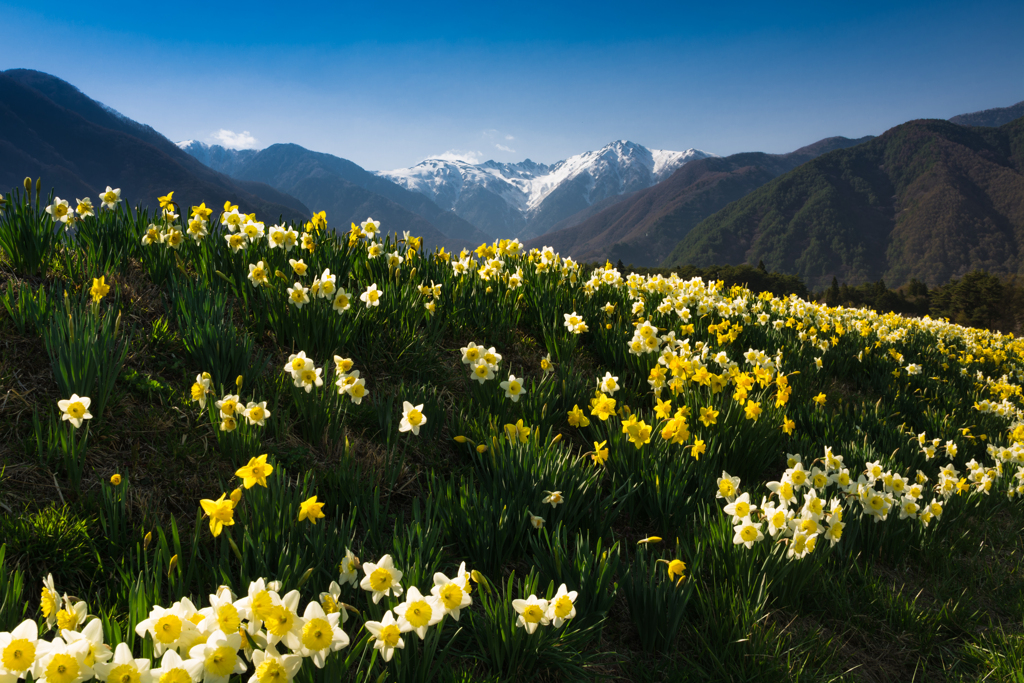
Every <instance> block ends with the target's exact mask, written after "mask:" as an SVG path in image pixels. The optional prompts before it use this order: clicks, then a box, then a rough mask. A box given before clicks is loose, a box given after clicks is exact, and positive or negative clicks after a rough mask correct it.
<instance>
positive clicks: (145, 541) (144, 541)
mask: <svg viewBox="0 0 1024 683" xmlns="http://www.w3.org/2000/svg"><path fill="white" fill-rule="evenodd" d="M152 542H153V532H152V531H147V532H146V537H145V538H143V539H142V549H143V550H145V549H146V548H148V547H149V544H150V543H152Z"/></svg>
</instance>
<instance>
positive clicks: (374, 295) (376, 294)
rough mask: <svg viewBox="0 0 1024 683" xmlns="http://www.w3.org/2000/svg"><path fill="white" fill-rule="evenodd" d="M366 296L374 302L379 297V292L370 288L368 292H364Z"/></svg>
mask: <svg viewBox="0 0 1024 683" xmlns="http://www.w3.org/2000/svg"><path fill="white" fill-rule="evenodd" d="M366 298H367V299H369V300H370V301H372V302H375V301H377V299H379V298H380V292H378V291H377V290H375V289H373V290H370V291H369V292H367V293H366Z"/></svg>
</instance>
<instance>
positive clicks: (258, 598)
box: [251, 590, 274, 620]
mask: <svg viewBox="0 0 1024 683" xmlns="http://www.w3.org/2000/svg"><path fill="white" fill-rule="evenodd" d="M251 604H252V612H253V614H255V615H256V616H257V617H259V618H260V619H263V620H266V618H267V617H269V616H270V614H271V610H272V609H273V607H274V603H273V600H271V598H270V593H268V592H267V591H265V590H263V591H259V592H258V593H256V595H254V596H252V603H251Z"/></svg>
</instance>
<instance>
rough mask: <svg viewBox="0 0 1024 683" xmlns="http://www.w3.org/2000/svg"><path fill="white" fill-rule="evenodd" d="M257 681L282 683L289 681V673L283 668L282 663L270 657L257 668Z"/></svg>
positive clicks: (261, 682)
mask: <svg viewBox="0 0 1024 683" xmlns="http://www.w3.org/2000/svg"><path fill="white" fill-rule="evenodd" d="M256 680H257V681H259V682H260V683H280V682H281V681H287V680H288V672H287V671H285V670H284V667H283V666H281V662H279V661H277V660H276V659H274V658H273V657H268V658H267V659H264V660H263V663H262V664H260V665H259V666H258V667H256Z"/></svg>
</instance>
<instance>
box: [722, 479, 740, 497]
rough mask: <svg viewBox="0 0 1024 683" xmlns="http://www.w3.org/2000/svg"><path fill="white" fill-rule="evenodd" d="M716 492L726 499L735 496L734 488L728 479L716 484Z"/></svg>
mask: <svg viewBox="0 0 1024 683" xmlns="http://www.w3.org/2000/svg"><path fill="white" fill-rule="evenodd" d="M718 492H719V493H721V494H722V495H723V496H725V497H727V498H728V497H731V496H733V495H735V494H736V487H735V486H733V484H732V482H731V481H729V480H728V479H723V480H722V481H721V482H720V483H719V484H718Z"/></svg>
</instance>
